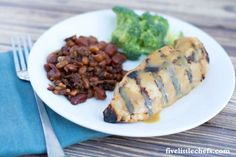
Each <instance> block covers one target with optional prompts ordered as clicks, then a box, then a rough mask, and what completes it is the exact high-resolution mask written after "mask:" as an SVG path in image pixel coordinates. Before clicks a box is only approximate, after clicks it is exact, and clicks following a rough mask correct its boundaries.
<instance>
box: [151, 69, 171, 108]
mask: <svg viewBox="0 0 236 157" xmlns="http://www.w3.org/2000/svg"><path fill="white" fill-rule="evenodd" d="M152 76H153V78H154V81H155V83H156V86H157V88H158V89H159V91H160V92H161V95H162V102H163V105H164V106H166V104H167V103H168V96H167V93H166V90H165V86H164V84H163V81H162V79H161V77H160V76H158V75H157V74H155V73H152Z"/></svg>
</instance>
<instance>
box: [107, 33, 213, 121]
mask: <svg viewBox="0 0 236 157" xmlns="http://www.w3.org/2000/svg"><path fill="white" fill-rule="evenodd" d="M208 64H209V58H208V54H207V52H206V50H205V48H204V46H203V44H202V43H201V42H200V41H199V40H198V39H197V38H191V37H185V38H181V39H178V40H176V41H175V45H174V47H170V46H165V47H163V48H161V49H159V50H157V51H155V52H153V53H152V54H150V55H149V56H148V57H147V58H146V59H145V60H144V61H143V62H142V63H141V64H140V65H139V66H138V67H136V68H135V69H133V70H131V71H129V72H128V73H127V74H126V75H125V76H124V78H123V79H122V81H121V82H120V83H118V84H117V86H116V88H115V91H114V97H113V99H112V101H111V103H110V104H109V106H108V107H107V108H106V109H105V110H104V112H103V115H104V121H106V122H110V123H115V122H137V121H142V120H146V119H148V118H149V117H150V116H151V115H153V114H156V113H159V112H160V111H161V110H162V109H163V108H164V107H167V106H169V105H171V104H173V103H174V102H175V101H177V100H178V99H179V98H181V97H183V96H184V95H186V94H188V93H189V92H190V91H191V90H192V89H193V88H194V87H196V86H197V85H198V84H199V83H200V82H201V81H202V80H203V79H204V78H205V76H206V73H207V69H208Z"/></svg>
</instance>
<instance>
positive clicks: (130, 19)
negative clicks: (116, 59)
mask: <svg viewBox="0 0 236 157" xmlns="http://www.w3.org/2000/svg"><path fill="white" fill-rule="evenodd" d="M113 11H114V12H115V13H116V15H117V25H116V29H115V31H113V33H112V42H113V43H115V44H116V45H117V46H118V47H120V48H122V49H123V51H124V52H125V55H126V56H127V57H128V58H129V59H131V60H136V59H137V58H138V56H139V53H138V50H139V48H138V47H137V46H138V45H137V44H136V43H137V41H138V38H139V36H140V33H141V30H140V27H139V16H138V15H136V14H135V13H134V11H132V10H129V9H126V8H123V7H114V8H113ZM136 50H137V51H136Z"/></svg>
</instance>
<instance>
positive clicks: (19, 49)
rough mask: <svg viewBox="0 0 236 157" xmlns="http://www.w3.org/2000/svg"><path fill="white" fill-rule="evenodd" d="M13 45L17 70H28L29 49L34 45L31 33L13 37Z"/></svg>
mask: <svg viewBox="0 0 236 157" xmlns="http://www.w3.org/2000/svg"><path fill="white" fill-rule="evenodd" d="M11 45H12V50H13V58H14V63H15V67H16V71H20V70H23V71H25V70H27V60H28V56H29V50H30V49H31V47H32V41H31V37H30V35H27V36H21V37H19V36H18V37H15V38H12V39H11Z"/></svg>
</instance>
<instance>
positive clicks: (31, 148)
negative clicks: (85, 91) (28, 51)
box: [0, 52, 107, 156]
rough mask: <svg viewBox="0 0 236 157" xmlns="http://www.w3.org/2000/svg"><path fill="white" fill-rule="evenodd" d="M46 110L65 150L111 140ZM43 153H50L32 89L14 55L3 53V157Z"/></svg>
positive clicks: (0, 59) (0, 61)
mask: <svg viewBox="0 0 236 157" xmlns="http://www.w3.org/2000/svg"><path fill="white" fill-rule="evenodd" d="M46 109H47V112H48V115H49V118H50V120H51V123H52V126H53V128H54V131H55V133H56V135H57V137H58V139H59V141H60V143H61V145H62V146H63V147H66V146H69V145H72V144H74V143H77V142H81V141H85V140H88V139H93V138H98V137H105V136H107V135H106V134H103V133H100V132H96V131H92V130H89V129H86V128H83V127H80V126H79V125H76V124H74V123H72V122H70V121H68V120H66V119H64V118H63V117H61V116H60V115H58V114H57V113H55V112H54V111H52V110H51V109H50V108H48V107H46ZM43 152H46V148H45V141H44V136H43V131H42V126H41V122H40V119H39V113H38V110H37V106H36V103H35V98H34V95H33V92H32V87H31V85H30V83H29V82H26V81H21V80H19V79H18V78H17V77H16V74H15V69H14V63H13V59H12V53H11V52H8V53H0V156H17V155H22V154H37V153H43Z"/></svg>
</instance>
